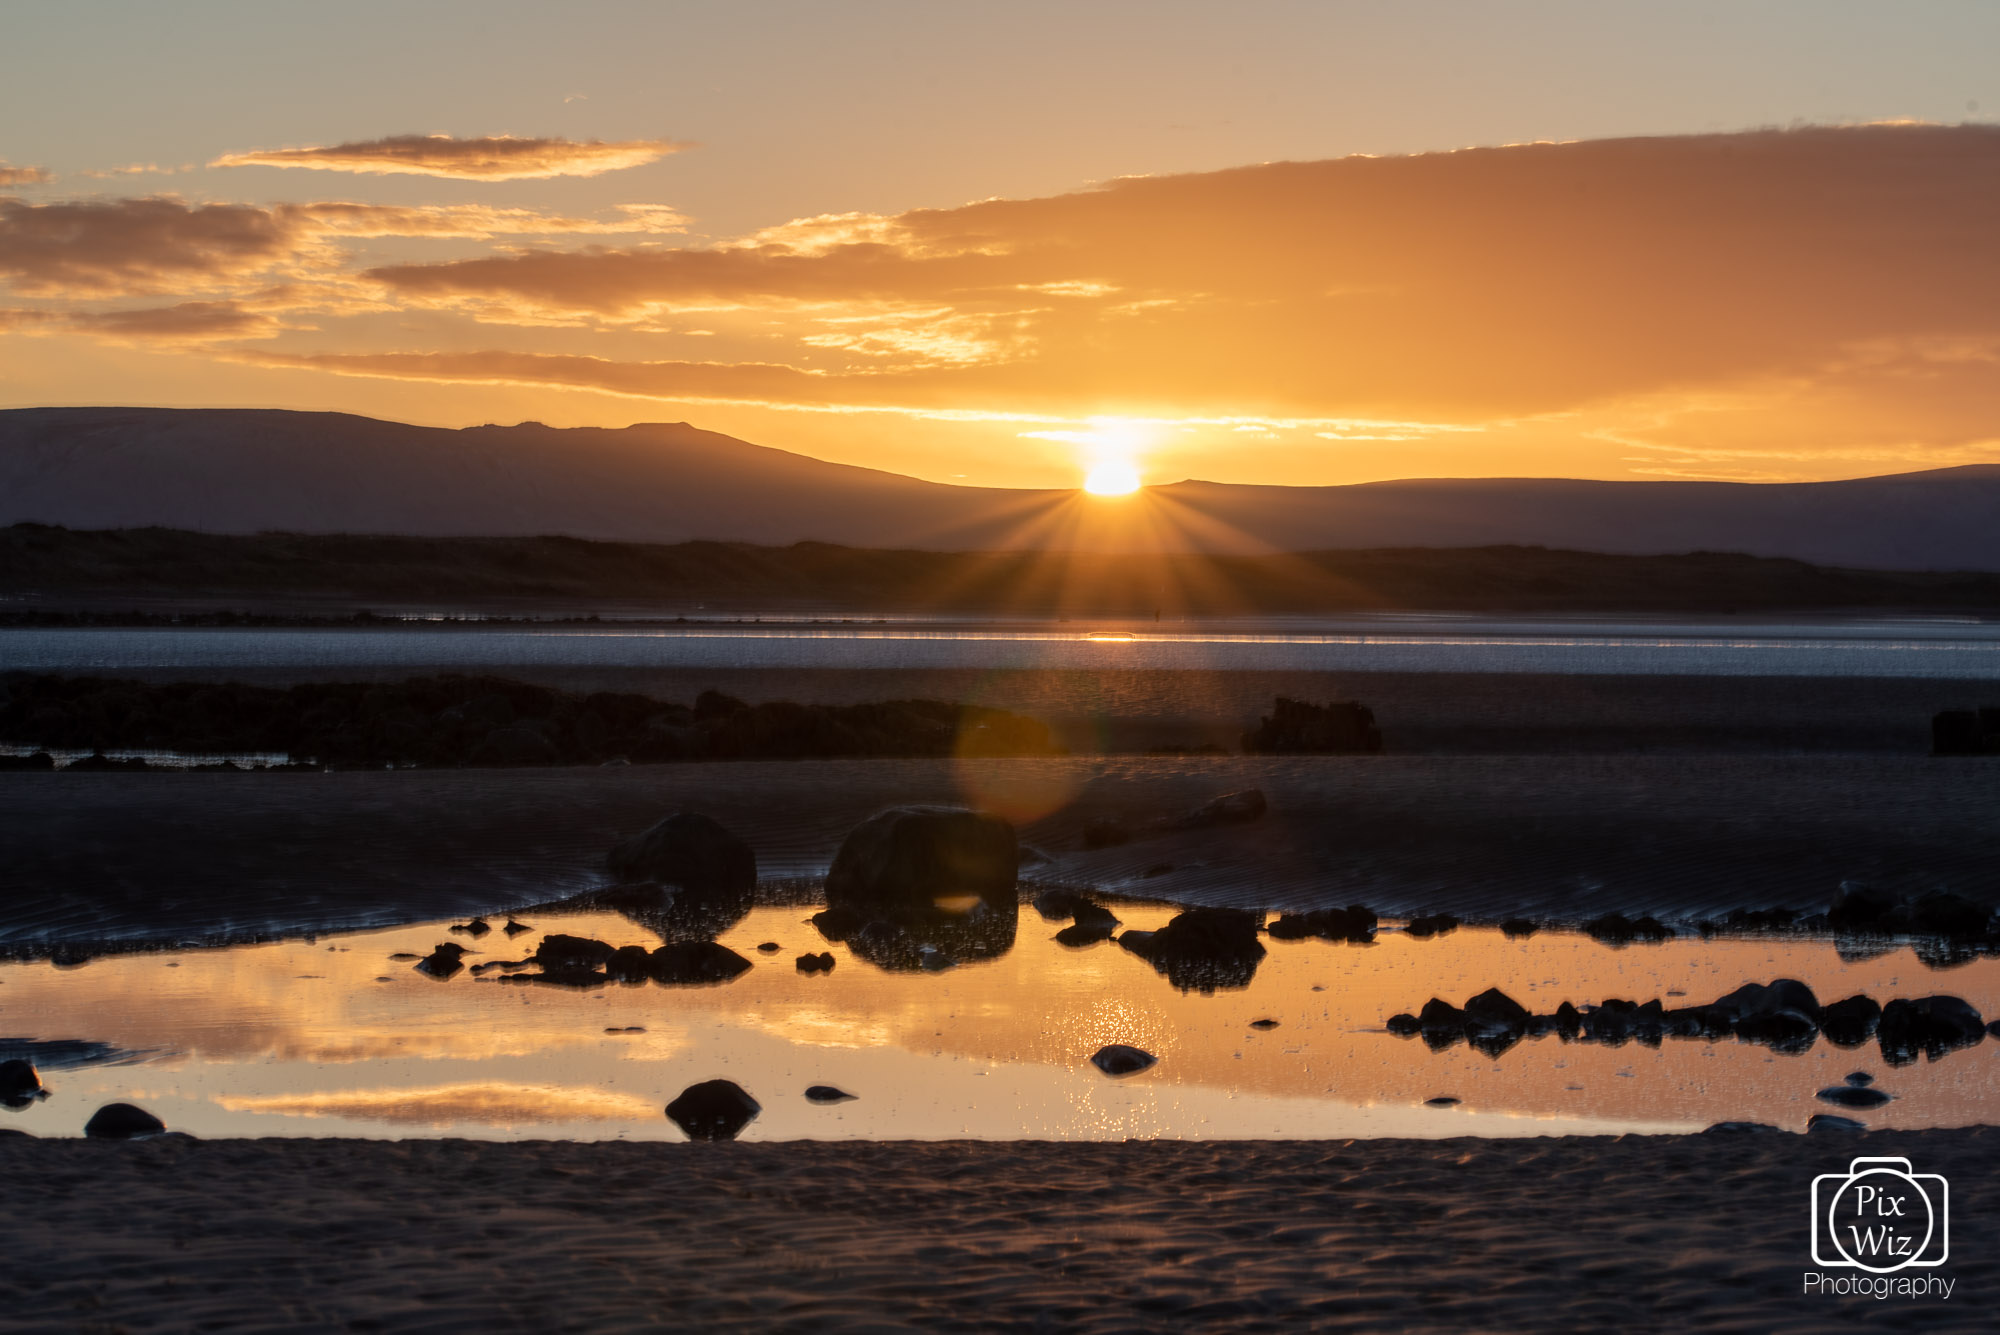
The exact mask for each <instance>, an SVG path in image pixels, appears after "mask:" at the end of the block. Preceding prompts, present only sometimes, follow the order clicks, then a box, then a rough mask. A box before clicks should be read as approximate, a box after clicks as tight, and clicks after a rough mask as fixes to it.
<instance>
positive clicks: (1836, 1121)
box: [1806, 1113, 1868, 1136]
mask: <svg viewBox="0 0 2000 1335" xmlns="http://www.w3.org/2000/svg"><path fill="white" fill-rule="evenodd" d="M1867 1129H1868V1126H1867V1124H1866V1123H1864V1122H1857V1121H1855V1120H1854V1119H1853V1118H1852V1117H1840V1116H1836V1115H1835V1114H1833V1113H1814V1114H1813V1115H1812V1116H1811V1117H1809V1118H1807V1119H1806V1134H1807V1135H1809V1136H1810V1135H1815V1134H1819V1133H1823V1132H1829V1131H1830V1132H1854V1131H1866V1130H1867Z"/></svg>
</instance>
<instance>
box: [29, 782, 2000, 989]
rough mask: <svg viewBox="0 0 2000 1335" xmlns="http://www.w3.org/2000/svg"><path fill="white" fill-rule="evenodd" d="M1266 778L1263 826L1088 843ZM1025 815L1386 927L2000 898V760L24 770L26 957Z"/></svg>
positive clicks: (789, 854)
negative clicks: (670, 815) (660, 859)
mask: <svg viewBox="0 0 2000 1335" xmlns="http://www.w3.org/2000/svg"><path fill="white" fill-rule="evenodd" d="M1251 787H1255V788H1259V789H1261V790H1263V791H1264V793H1265V794H1266V795H1267V797H1268V799H1269V803H1270V814H1269V815H1268V816H1266V817H1265V818H1264V819H1263V820H1262V821H1260V822H1258V823H1256V824H1254V825H1246V826H1236V827H1226V828H1218V829H1210V830H1200V831H1191V832H1182V833H1174V834H1164V835H1151V836H1147V835H1143V834H1142V835H1141V837H1138V838H1135V839H1134V840H1133V841H1132V842H1131V843H1128V844H1124V845H1122V846H1118V847H1112V848H1105V849H1099V850H1095V851H1088V850H1084V849H1083V848H1082V847H1081V834H1082V831H1083V828H1084V825H1085V823H1086V822H1088V821H1090V820H1093V819H1099V818H1104V817H1115V818H1120V819H1124V820H1127V821H1129V822H1132V823H1134V824H1135V825H1143V824H1144V823H1145V822H1146V821H1149V820H1151V819H1153V818H1155V817H1158V816H1171V815H1174V814H1177V813H1181V812H1184V811H1186V810H1188V809H1190V808H1192V807H1194V806H1196V805H1198V804H1200V803H1201V802H1204V801H1206V800H1208V799H1209V798H1212V797H1214V796H1216V795H1218V794H1221V793H1225V792H1229V791H1231V790H1236V789H1243V788H1251ZM938 801H945V802H962V801H972V802H976V803H979V804H982V805H988V806H994V807H997V808H999V809H1002V810H1005V811H1008V812H1010V813H1012V814H1014V815H1015V816H1016V819H1017V822H1018V824H1019V825H1020V827H1021V830H1022V837H1023V840H1024V842H1025V843H1026V844H1027V845H1028V846H1029V847H1030V848H1031V849H1033V850H1037V852H1038V854H1039V855H1040V856H1039V857H1031V859H1030V860H1029V862H1028V863H1027V864H1026V865H1024V868H1023V876H1024V879H1027V880H1029V881H1030V882H1033V883H1039V884H1068V885H1077V886H1087V887H1090V888H1093V889H1097V890H1101V891H1107V892H1113V893H1122V894H1127V895H1133V896H1139V897H1146V898H1160V899H1168V900H1174V901H1178V902H1184V903H1203V904H1225V905H1237V906H1242V907H1251V908H1268V909H1303V908H1312V907H1319V906H1326V905H1338V904H1348V903H1355V902H1359V903H1366V904H1369V905H1371V906H1373V907H1374V908H1376V909H1377V910H1378V911H1379V912H1382V913H1385V914H1404V913H1410V912H1416V911H1425V910H1429V911H1450V912H1455V913H1458V914H1460V915H1462V916H1468V917H1481V918H1498V917H1502V916H1506V915H1508V914H1514V913H1520V914H1527V915H1530V916H1539V917H1544V918H1548V919H1551V920H1558V921H1567V920H1578V919H1581V918H1586V917H1590V916H1594V915H1596V914H1599V913H1604V912H1608V911H1611V910H1618V911H1622V912H1625V913H1627V914H1638V913H1653V914H1656V915H1662V916H1664V917H1668V918H1677V919H1681V920H1683V921H1686V920H1688V919H1692V918H1695V917H1699V916H1704V915H1717V914H1721V913H1726V912H1727V911H1728V910H1730V909H1734V908H1739V907H1760V908H1761V907H1772V906H1779V905H1783V906H1789V907H1794V908H1800V909H1817V908H1823V907H1824V906H1825V905H1826V904H1827V903H1828V902H1829V900H1830V899H1831V898H1832V896H1833V895H1834V894H1835V892H1836V891H1837V889H1838V888H1839V886H1840V884H1841V882H1842V881H1843V880H1850V879H1863V880H1874V881H1878V882H1884V883H1888V884H1891V885H1921V886H1931V885H1943V886H1947V887H1949V888H1951V889H1953V890H1956V891H1958V892H1960V893H1963V894H1966V895H1970V896H1973V897H1976V898H1981V899H1986V900H1989V901H1990V900H1991V899H1992V898H1994V897H1995V896H1996V894H2000V821H1996V820H1995V819H1994V814H1993V813H1994V812H1995V811H2000V762H1993V761H1987V760H1969V761H1965V760H1934V759H1930V758H1928V757H1922V756H1915V757H1895V756H1870V755H1833V756H1784V755H1753V756H1721V755H1706V756H1644V755H1639V756H1561V755H1555V756H1382V757H1314V758H1297V759H1276V758H1249V757H1218V758H1212V759H1210V758H1193V759H1170V758H1154V759H1148V758H1109V759H1081V758H1079V759H1070V760H1002V761H988V762H979V763H977V764H969V765H968V764H959V763H954V762H949V761H917V760H908V761H905V760H878V761H782V762H773V761H765V762H741V763H735V762H731V763H714V764H691V765H658V766H634V767H625V768H614V769H539V770H456V771H399V772H393V773H390V772H381V773H376V772H368V773H359V772H349V773H335V774H255V773H253V774H177V773H157V774H60V773H58V774H0V810H4V811H5V812H6V813H7V819H6V821H5V822H4V824H0V866H5V867H6V869H7V882H6V886H5V889H4V892H3V893H0V906H3V907H0V912H4V917H0V947H6V948H12V949H15V950H19V949H21V948H23V947H26V946H32V945H34V944H36V943H40V944H42V945H44V946H46V945H47V944H49V943H54V942H89V941H93V940H99V939H122V940H125V941H128V942H131V941H141V940H161V941H200V940H207V939H217V938H226V937H237V938H247V937H252V936H256V935H258V934H269V933H274V932H297V931H303V930H330V929H333V928H339V927H363V926H382V925H388V924H391V923H397V922H410V921H417V920H420V919H424V918H437V917H445V916H450V915H454V914H464V913H473V912H488V911H495V910H500V909H506V908H510V907H517V906H520V905H525V904H530V903H535V902H539V901H545V900H548V899H551V898H555V897H557V896H560V895H563V894H567V893H571V892H574V891H576V890H579V889H583V888H586V887H589V886H592V885H596V884H601V883H603V882H604V881H605V880H606V877H605V874H604V873H603V872H602V871H601V870H600V867H601V860H602V858H603V856H604V853H605V851H606V850H607V849H609V848H610V846H611V844H612V843H613V842H614V841H615V840H617V839H619V838H621V837H624V836H626V835H629V834H631V833H633V832H635V831H637V830H639V829H642V828H644V827H645V826H646V825H648V824H650V823H651V822H652V821H654V820H656V819H658V818H659V817H660V816H662V815H664V814H666V813H667V812H669V811H672V810H674V809H677V808H681V807H692V808H695V809H698V810H701V811H705V812H708V813H709V814H711V815H713V816H715V817H716V818H717V819H719V820H721V821H722V822H723V823H724V824H725V825H728V826H730V827H732V828H734V829H736V830H738V831H739V832H740V833H741V834H742V835H743V836H744V837H745V838H747V839H748V840H749V841H750V843H751V845H752V846H753V847H754V848H755V850H756V852H757V857H758V863H759V871H760V874H761V876H762V877H763V878H764V879H765V880H766V881H767V882H776V881H790V882H792V883H794V884H797V885H801V886H803V887H804V888H805V889H807V890H809V889H810V882H811V881H812V880H813V878H815V877H817V876H818V875H820V874H821V873H823V872H824V870H825V867H826V865H827V863H828V862H829V861H830V860H831V858H832V856H833V853H834V851H835V850H836V849H837V848H838V846H839V843H840V840H841V839H842V837H843V836H844V835H845V834H846V833H847V831H848V830H849V829H851V828H852V827H853V826H854V825H855V824H856V823H858V822H859V821H860V820H862V819H863V818H865V817H866V816H867V815H869V814H870V813H872V812H874V811H876V810H879V809H881V808H883V807H885V806H890V805H894V804H898V803H907V802H938Z"/></svg>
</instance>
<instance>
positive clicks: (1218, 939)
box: [1118, 908, 1264, 992]
mask: <svg viewBox="0 0 2000 1335" xmlns="http://www.w3.org/2000/svg"><path fill="white" fill-rule="evenodd" d="M1259 917H1260V915H1258V914H1255V913H1251V912H1248V911H1247V910H1244V909H1217V908H1195V909H1188V910H1186V911H1185V912H1183V913H1178V914H1176V915H1174V917H1173V919H1172V920H1171V921H1169V922H1168V923H1167V925H1166V926H1165V927H1162V928H1161V929H1160V930H1159V931H1157V932H1127V933H1125V935H1123V936H1121V937H1119V938H1118V944H1119V945H1121V946H1123V947H1124V948H1125V949H1127V950H1129V951H1131V952H1132V953H1133V954H1135V955H1137V956H1139V957H1140V958H1141V959H1143V960H1145V961H1146V962H1147V963H1148V964H1151V965H1152V966H1153V968H1154V969H1156V970H1157V971H1159V972H1160V973H1163V974H1165V975H1166V976H1167V980H1168V981H1169V982H1171V983H1172V984H1173V985H1174V986H1175V987H1178V988H1180V989H1181V990H1182V991H1183V992H1186V991H1189V990H1191V989H1197V988H1198V989H1200V990H1201V991H1203V992H1213V991H1215V990H1216V989H1218V988H1230V987H1245V986H1248V985H1249V982H1250V980H1251V978H1252V977H1253V976H1255V974H1256V972H1257V963H1258V961H1259V960H1261V959H1263V958H1264V943H1263V942H1261V941H1259V940H1258V939H1257V928H1258V926H1259V921H1258V920H1259Z"/></svg>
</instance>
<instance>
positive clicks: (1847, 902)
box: [1826, 882, 1901, 933]
mask: <svg viewBox="0 0 2000 1335" xmlns="http://www.w3.org/2000/svg"><path fill="white" fill-rule="evenodd" d="M1900 907H1901V903H1900V901H1899V900H1898V899H1897V898H1896V897H1895V896H1894V895H1891V894H1890V893H1888V892H1887V891H1886V890H1878V889H1876V888H1875V887H1873V886H1868V885H1855V884H1853V883H1851V882H1848V883H1843V884H1842V885H1841V887H1840V893H1839V894H1838V895H1836V896H1834V900H1833V907H1831V908H1829V909H1828V910H1827V912H1826V925H1827V927H1828V928H1830V929H1831V930H1833V931H1836V932H1862V933H1887V932H1890V931H1894V930H1895V928H1896V925H1897V924H1896V921H1895V919H1896V912H1897V910H1898V909H1899V908H1900Z"/></svg>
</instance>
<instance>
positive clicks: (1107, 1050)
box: [1090, 1043, 1160, 1076]
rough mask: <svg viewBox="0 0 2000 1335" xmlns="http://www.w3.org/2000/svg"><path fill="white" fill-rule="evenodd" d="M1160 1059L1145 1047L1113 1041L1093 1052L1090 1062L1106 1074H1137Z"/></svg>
mask: <svg viewBox="0 0 2000 1335" xmlns="http://www.w3.org/2000/svg"><path fill="white" fill-rule="evenodd" d="M1159 1060H1160V1059H1159V1058H1158V1057H1155V1056H1154V1055H1153V1054H1152V1053H1150V1052H1147V1051H1146V1050H1145V1049H1144V1048H1135V1047H1133V1046H1131V1045H1130V1044H1128V1043H1112V1044H1109V1045H1107V1046H1105V1047H1101V1048H1099V1049H1098V1050H1097V1051H1096V1052H1095V1053H1094V1054H1092V1056H1091V1058H1090V1064H1091V1065H1092V1066H1095V1067H1096V1068H1097V1069H1098V1070H1100V1071H1102V1072H1104V1074H1106V1075H1114V1076H1117V1075H1136V1074H1137V1073H1138V1072H1140V1071H1143V1070H1145V1069H1146V1068H1147V1067H1149V1066H1151V1065H1153V1064H1154V1063H1155V1062H1157V1061H1159Z"/></svg>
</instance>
